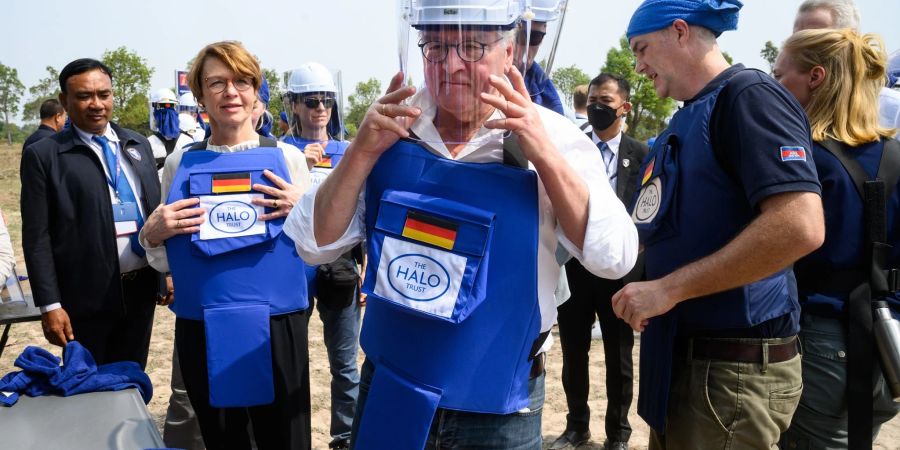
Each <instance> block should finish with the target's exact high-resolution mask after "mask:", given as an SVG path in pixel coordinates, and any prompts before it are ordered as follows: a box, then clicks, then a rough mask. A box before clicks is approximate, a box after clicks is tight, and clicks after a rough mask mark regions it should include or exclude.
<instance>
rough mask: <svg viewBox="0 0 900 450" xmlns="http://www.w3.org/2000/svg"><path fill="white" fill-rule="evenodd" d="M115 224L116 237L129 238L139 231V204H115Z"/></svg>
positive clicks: (113, 206) (113, 207)
mask: <svg viewBox="0 0 900 450" xmlns="http://www.w3.org/2000/svg"><path fill="white" fill-rule="evenodd" d="M112 209H113V222H115V224H116V237H121V236H128V235H131V234H134V233H137V231H138V219H139V218H140V214H141V213H140V210H139V209H138V207H137V203H134V202H128V203H113V205H112Z"/></svg>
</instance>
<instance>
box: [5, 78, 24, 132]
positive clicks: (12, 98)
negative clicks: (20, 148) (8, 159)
mask: <svg viewBox="0 0 900 450" xmlns="http://www.w3.org/2000/svg"><path fill="white" fill-rule="evenodd" d="M24 93H25V85H23V84H22V82H21V81H19V71H18V70H16V69H14V68H12V67H8V66H5V65H4V64H3V63H0V111H3V122H4V123H5V124H6V127H4V128H6V143H7V144H9V145H12V130H13V129H12V127H11V126H10V125H11V124H10V122H9V114H10V113H12V114H13V115H15V113H16V111H18V110H19V101H20V100H21V99H22V94H24Z"/></svg>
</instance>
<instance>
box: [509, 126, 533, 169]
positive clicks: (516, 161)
mask: <svg viewBox="0 0 900 450" xmlns="http://www.w3.org/2000/svg"><path fill="white" fill-rule="evenodd" d="M503 164H505V165H507V166H512V167H518V168H520V169H527V168H528V160H527V159H525V154H524V153H522V148H521V147H519V138H518V136H516V135H515V133H510V134H509V136H508V137H505V138H503Z"/></svg>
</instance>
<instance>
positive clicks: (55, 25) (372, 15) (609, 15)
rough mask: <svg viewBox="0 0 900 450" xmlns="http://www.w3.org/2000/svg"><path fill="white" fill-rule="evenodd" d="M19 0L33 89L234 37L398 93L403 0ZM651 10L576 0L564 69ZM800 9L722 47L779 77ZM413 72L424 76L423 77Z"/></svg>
mask: <svg viewBox="0 0 900 450" xmlns="http://www.w3.org/2000/svg"><path fill="white" fill-rule="evenodd" d="M8 1H9V2H11V3H12V4H11V5H9V4H7V5H5V6H4V15H5V16H6V20H4V25H3V29H2V33H3V40H4V41H5V42H7V45H5V46H3V49H2V50H0V62H2V63H3V64H5V65H7V66H11V67H14V68H16V69H18V71H19V78H20V79H21V80H22V83H23V84H25V86H26V87H28V86H31V85H33V84H34V83H35V82H36V81H37V80H38V79H39V78H42V77H44V76H46V72H45V71H44V67H45V66H47V65H52V66H54V67H56V68H57V69H61V68H62V67H63V66H64V65H65V64H66V63H68V62H69V61H71V60H73V59H76V58H81V57H94V58H99V57H100V55H101V54H102V53H103V52H104V51H105V50H107V49H115V48H117V47H119V46H122V45H124V46H126V47H128V48H129V49H131V50H133V51H135V52H137V53H138V54H139V55H141V56H142V57H144V58H145V59H146V60H147V61H148V63H149V64H150V66H152V67H154V68H155V69H156V70H155V72H154V75H153V81H152V87H153V88H159V87H172V86H174V84H175V80H174V78H175V76H174V71H175V70H176V69H181V68H183V65H184V64H185V63H186V62H187V61H188V60H190V59H191V58H192V57H193V56H194V55H195V54H196V53H197V51H199V50H200V48H202V47H203V45H205V44H207V43H209V42H214V41H218V40H223V39H236V40H239V41H242V42H243V43H244V45H245V46H246V47H247V48H248V49H249V50H250V51H251V52H253V53H255V54H256V55H257V56H258V57H259V58H260V60H261V61H262V64H263V66H264V67H267V68H274V69H276V70H278V71H279V73H280V72H282V71H285V70H290V69H292V68H294V67H297V66H299V65H300V64H302V63H304V62H306V61H318V62H321V63H323V64H325V65H326V66H328V67H329V68H332V69H333V70H334V69H340V70H341V72H342V74H343V85H344V93H345V96H346V95H348V94H349V93H350V92H352V91H353V87H354V86H355V85H356V83H357V82H359V81H363V80H366V79H368V78H370V77H376V78H378V79H380V80H382V86H386V83H387V81H388V80H389V79H390V77H391V76H392V75H393V74H394V73H395V72H396V71H397V69H398V67H399V66H398V57H397V41H398V38H397V35H398V33H397V28H398V20H397V17H398V14H397V8H396V0H293V1H288V0H256V1H237V0H219V1H215V2H209V1H202V0H194V1H190V0H179V1H175V0H155V1H134V0H119V1H108V0H43V1H30V0H8ZM639 4H640V0H611V1H610V0H569V5H570V6H569V13H568V15H567V16H566V20H565V26H564V29H563V32H562V36H561V38H560V43H559V47H558V53H557V56H556V62H555V63H554V67H556V68H558V67H563V66H569V65H572V64H575V65H577V66H578V67H580V68H581V69H583V70H584V71H586V72H587V73H588V74H590V75H595V74H596V73H597V72H598V71H599V69H600V67H601V66H602V64H603V62H604V60H605V57H606V52H607V51H608V50H609V48H610V47H612V46H617V45H618V39H619V37H620V36H621V35H622V34H623V33H624V31H625V28H626V27H627V25H628V20H629V19H630V17H631V13H632V12H634V10H635V9H636V8H637V6H638V5H639ZM799 4H800V0H744V5H745V6H744V8H743V9H742V10H741V16H740V22H739V26H738V29H737V30H736V31H731V32H726V33H725V34H723V35H722V37H721V38H720V40H719V42H720V45H721V47H722V49H723V50H725V51H727V52H728V53H730V54H731V55H732V56H733V57H734V60H735V61H736V62H743V63H744V64H746V65H747V66H750V67H759V68H762V69H765V70H768V66H767V65H766V63H765V61H764V60H763V59H762V58H760V57H759V51H760V49H762V47H763V45H764V44H765V42H766V41H768V40H771V41H773V42H775V43H776V45H778V46H780V45H781V42H782V41H784V39H785V38H786V37H787V36H788V35H789V34H790V33H791V28H792V24H793V18H794V14H795V12H796V9H797V6H798V5H799ZM857 6H858V8H859V10H860V16H861V28H862V30H863V31H864V32H875V33H880V34H881V35H882V37H883V38H884V40H885V43H886V46H887V50H888V52H889V53H890V52H892V51H895V50H897V49H900V26H898V24H897V18H898V17H900V2H897V1H896V0H857ZM891 20H893V22H891ZM413 49H414V50H416V51H418V49H415V48H413ZM412 77H413V79H414V80H416V81H421V80H422V76H421V74H416V73H412ZM25 97H26V99H27V98H28V94H27V92H26V95H25ZM17 119H18V117H17Z"/></svg>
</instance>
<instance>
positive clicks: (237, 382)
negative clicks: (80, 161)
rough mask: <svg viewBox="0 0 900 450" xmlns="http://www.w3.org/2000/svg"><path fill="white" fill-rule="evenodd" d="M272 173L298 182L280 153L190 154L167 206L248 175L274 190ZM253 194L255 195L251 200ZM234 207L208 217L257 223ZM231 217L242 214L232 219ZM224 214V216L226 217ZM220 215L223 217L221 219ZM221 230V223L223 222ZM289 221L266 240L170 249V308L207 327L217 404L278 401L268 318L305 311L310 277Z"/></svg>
mask: <svg viewBox="0 0 900 450" xmlns="http://www.w3.org/2000/svg"><path fill="white" fill-rule="evenodd" d="M265 169H269V170H271V171H272V172H274V173H275V174H276V175H278V176H280V177H282V178H283V179H285V180H290V179H291V176H290V173H289V172H288V170H287V164H286V163H285V161H284V155H283V153H282V152H281V149H278V148H273V147H259V148H255V149H250V150H245V151H241V152H236V153H217V152H211V151H204V150H191V151H187V152H185V153H184V154H183V155H182V158H181V165H179V166H178V170H177V172H176V173H175V178H174V180H173V182H172V189H171V191H170V192H169V197H168V198H167V199H166V202H167V203H172V202H175V201H177V200H181V199H186V198H192V197H198V196H210V195H229V194H228V193H223V194H216V193H215V191H214V188H213V182H214V179H216V178H217V176H218V177H221V176H222V175H223V174H225V175H228V174H240V175H243V174H246V175H247V176H248V177H249V183H248V186H249V185H252V184H257V183H259V184H266V185H269V186H272V183H271V182H270V181H269V180H268V178H265V177H264V176H263V173H262V172H263V170H265ZM247 193H249V192H247ZM236 203H239V202H229V203H222V204H220V206H221V207H216V208H213V209H212V210H210V211H208V212H207V215H208V217H207V218H206V219H207V221H210V220H212V219H213V217H212V216H213V215H216V218H217V220H218V219H219V218H224V219H223V220H228V221H230V222H225V223H231V224H237V225H238V228H243V227H244V226H245V222H246V221H243V222H242V221H241V217H240V215H241V214H246V215H247V217H250V219H249V220H250V221H255V219H254V218H255V217H256V216H255V214H256V212H255V210H253V208H252V206H248V205H246V204H236ZM228 208H233V209H231V210H230V211H232V212H233V211H236V212H235V213H234V214H233V215H234V217H232V216H231V215H228V211H226V210H227V209H228ZM220 209H221V211H220ZM220 215H221V216H220ZM218 223H222V222H221V221H219V222H218ZM283 224H284V219H276V220H271V221H268V222H266V224H265V232H264V233H263V234H258V235H252V236H241V237H226V238H220V239H209V240H201V239H200V236H199V233H194V234H192V235H176V236H174V237H172V238H169V239H168V240H167V241H166V251H167V254H168V259H169V267H170V269H171V271H172V279H173V282H174V283H175V285H176V286H178V300H177V301H176V302H174V303H173V304H172V306H171V308H172V311H174V312H175V315H176V316H177V317H178V318H181V319H191V320H202V321H204V322H205V329H206V346H207V364H208V372H209V374H208V375H209V381H210V404H212V405H213V406H217V407H231V406H253V405H260V404H267V403H271V402H272V401H273V400H274V388H273V383H272V355H271V343H270V341H269V317H270V316H272V315H277V314H285V313H290V312H295V311H300V310H304V309H306V308H307V307H309V301H308V300H307V294H306V289H305V288H304V287H305V286H306V275H305V273H304V270H303V264H302V260H301V259H300V257H299V256H298V255H297V253H296V250H295V248H294V243H293V241H291V240H290V238H288V237H287V235H286V234H284V233H283V232H282V226H283Z"/></svg>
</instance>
